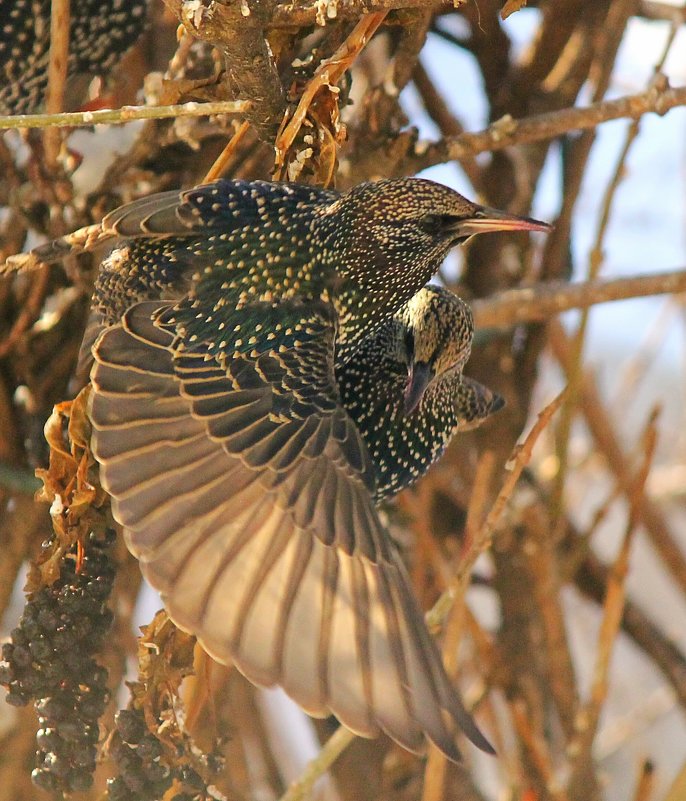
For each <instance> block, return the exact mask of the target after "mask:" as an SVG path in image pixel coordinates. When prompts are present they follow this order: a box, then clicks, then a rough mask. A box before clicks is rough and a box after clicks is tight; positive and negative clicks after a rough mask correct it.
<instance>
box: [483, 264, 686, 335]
mask: <svg viewBox="0 0 686 801" xmlns="http://www.w3.org/2000/svg"><path fill="white" fill-rule="evenodd" d="M678 292H686V270H672V271H669V272H663V273H653V274H651V275H636V276H631V277H626V278H611V279H598V280H595V281H582V282H580V283H578V284H569V283H567V282H566V281H548V282H546V283H541V284H533V285H532V286H529V287H518V288H517V289H508V290H505V291H504V292H498V293H496V294H493V295H491V296H490V297H487V298H478V299H476V300H473V301H471V304H470V305H471V307H472V312H473V314H474V324H475V326H476V327H477V328H511V327H512V326H515V325H518V324H520V323H533V322H544V321H546V320H549V319H550V318H551V317H554V316H556V315H557V314H561V313H562V312H564V311H567V310H569V309H581V308H585V307H587V306H592V305H596V304H599V303H610V302H611V301H616V300H628V299H629V298H640V297H647V296H650V295H662V294H674V293H678Z"/></svg>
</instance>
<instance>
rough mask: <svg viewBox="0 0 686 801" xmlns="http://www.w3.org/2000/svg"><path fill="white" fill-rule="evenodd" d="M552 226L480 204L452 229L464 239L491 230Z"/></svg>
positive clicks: (518, 229) (550, 228)
mask: <svg viewBox="0 0 686 801" xmlns="http://www.w3.org/2000/svg"><path fill="white" fill-rule="evenodd" d="M552 227H553V226H552V225H549V224H548V223H544V222H541V221H540V220H533V219H531V217H520V216H518V215H517V214H507V213H506V212H504V211H499V210H498V209H490V208H488V207H487V206H480V207H479V208H478V209H477V211H476V212H474V214H473V215H472V216H471V217H467V218H466V219H462V220H456V221H455V224H454V225H453V226H452V230H453V231H454V232H455V235H456V237H457V238H459V239H463V238H466V237H469V236H474V234H485V233H489V232H491V231H551V230H552Z"/></svg>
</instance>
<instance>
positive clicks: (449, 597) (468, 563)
mask: <svg viewBox="0 0 686 801" xmlns="http://www.w3.org/2000/svg"><path fill="white" fill-rule="evenodd" d="M565 394H566V390H563V391H562V392H561V393H560V394H559V395H558V396H557V397H556V398H555V399H554V400H552V401H551V402H550V403H549V404H548V405H547V406H546V407H545V409H543V411H541V412H540V413H539V415H538V420H536V422H535V423H534V425H533V427H532V429H531V431H529V433H528V434H527V436H526V438H525V440H524V442H522V443H521V444H520V443H517V445H515V447H514V449H513V451H512V455H511V457H510V461H509V463H508V475H507V478H506V479H505V481H504V482H503V486H502V488H501V490H500V492H499V493H498V497H497V498H496V499H495V503H494V504H493V506H492V508H491V511H490V512H489V513H488V516H487V517H486V520H484V522H483V524H482V525H481V527H480V529H479V531H478V533H477V535H476V537H474V539H473V541H472V542H471V543H470V544H469V546H468V550H467V552H466V553H465V555H464V557H463V558H462V560H461V561H460V565H459V568H458V570H457V573H456V576H455V580H454V581H453V583H452V584H451V586H450V587H448V589H447V590H446V591H445V592H444V593H443V594H442V595H441V597H440V598H439V599H438V600H437V601H436V603H435V604H434V605H433V607H432V608H431V609H430V610H429V611H428V612H427V613H426V622H427V624H428V626H429V627H430V628H432V629H433V628H437V627H438V626H440V625H441V624H442V623H443V621H444V620H445V618H446V615H447V614H448V612H449V611H450V608H451V606H452V605H453V602H454V600H455V598H456V597H457V595H458V592H459V588H460V586H461V584H462V583H463V582H466V581H467V579H468V578H469V575H470V573H471V570H472V567H473V566H474V563H475V562H476V560H477V559H478V558H479V556H480V554H482V553H483V552H484V551H485V550H486V549H487V548H488V547H489V545H490V543H491V539H492V537H493V532H494V531H495V527H496V525H497V524H498V522H499V521H500V517H501V515H502V514H503V512H504V510H505V507H506V505H507V502H508V501H509V499H510V497H511V495H512V493H513V492H514V488H515V486H516V484H517V481H518V480H519V477H520V475H521V474H522V470H524V468H525V467H526V465H527V464H528V463H529V460H530V459H531V454H532V451H533V449H534V445H535V444H536V441H537V440H538V437H539V436H540V434H541V432H542V431H543V429H544V428H545V427H546V426H547V425H548V423H549V422H550V420H551V418H552V416H553V415H554V414H555V412H556V411H557V410H558V409H559V408H560V404H561V403H562V401H563V400H564V398H565Z"/></svg>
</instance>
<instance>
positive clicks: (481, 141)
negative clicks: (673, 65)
mask: <svg viewBox="0 0 686 801" xmlns="http://www.w3.org/2000/svg"><path fill="white" fill-rule="evenodd" d="M683 105H686V86H678V87H671V86H670V85H669V81H668V80H667V78H666V77H665V76H664V75H657V76H656V77H655V79H654V81H653V83H652V85H651V86H650V88H649V89H648V90H646V91H645V92H642V93H640V94H636V95H627V96H626V97H620V98H618V99H617V100H603V101H600V102H598V103H592V104H591V105H590V106H587V107H586V108H566V109H562V110H560V111H551V112H547V113H545V114H538V115H536V116H532V117H525V118H524V119H521V120H515V119H513V118H512V117H511V116H509V115H507V114H506V115H505V116H504V117H501V118H500V119H499V120H496V122H494V123H493V124H492V125H490V126H489V127H488V128H486V129H485V130H483V131H479V132H477V133H465V134H459V135H458V136H452V137H446V138H445V139H441V140H439V141H438V142H426V141H420V142H417V143H416V145H415V146H414V152H413V153H412V152H411V153H409V154H408V155H409V160H408V162H407V165H406V166H407V171H408V172H419V171H420V170H424V169H426V168H427V167H432V166H434V165H435V164H443V163H445V162H447V161H454V160H459V159H464V158H468V157H469V156H475V155H477V154H478V153H483V152H486V151H492V150H504V149H505V148H507V147H512V145H524V144H531V143H532V142H541V141H543V140H545V139H554V138H555V137H557V136H562V135H563V134H566V133H569V132H570V131H585V130H589V129H592V128H595V127H597V126H598V125H600V124H601V123H603V122H609V121H610V120H618V119H623V118H629V119H638V118H639V117H641V116H643V115H644V114H649V113H651V112H653V113H655V114H659V115H660V116H663V115H664V114H666V113H667V112H668V111H670V110H671V109H673V108H676V107H678V106H683Z"/></svg>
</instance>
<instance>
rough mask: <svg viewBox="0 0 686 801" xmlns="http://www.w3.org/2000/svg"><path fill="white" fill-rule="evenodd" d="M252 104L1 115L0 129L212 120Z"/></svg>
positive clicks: (240, 111)
mask: <svg viewBox="0 0 686 801" xmlns="http://www.w3.org/2000/svg"><path fill="white" fill-rule="evenodd" d="M249 107H250V104H249V103H248V102H247V101H244V100H222V101H216V102H213V103H180V104H177V105H171V106H122V107H121V108H116V109H111V108H103V109H98V110H97V111H69V112H64V113H62V114H15V115H9V116H6V115H5V116H3V115H0V130H9V129H10V128H49V127H51V126H54V127H57V128H66V127H70V128H83V127H86V126H89V125H122V124H124V123H126V122H133V120H162V119H166V118H168V117H209V116H213V115H214V114H244V113H245V112H246V111H247V110H248V109H249Z"/></svg>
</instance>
